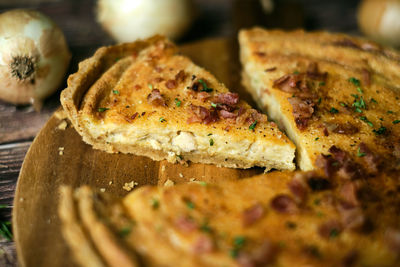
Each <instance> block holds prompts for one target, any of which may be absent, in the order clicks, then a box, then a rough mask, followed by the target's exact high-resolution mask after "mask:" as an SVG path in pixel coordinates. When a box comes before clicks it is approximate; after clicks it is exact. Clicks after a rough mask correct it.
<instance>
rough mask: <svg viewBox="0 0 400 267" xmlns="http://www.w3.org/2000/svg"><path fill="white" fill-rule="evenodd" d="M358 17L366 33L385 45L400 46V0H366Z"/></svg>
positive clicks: (359, 10)
mask: <svg viewBox="0 0 400 267" xmlns="http://www.w3.org/2000/svg"><path fill="white" fill-rule="evenodd" d="M357 18H358V25H359V27H360V29H361V31H362V32H363V33H364V34H365V35H367V36H369V37H370V38H372V39H373V40H375V41H377V42H379V43H381V44H384V45H390V46H394V47H399V46H400V0H380V1H377V0H364V1H362V2H361V3H360V6H359V8H358V16H357Z"/></svg>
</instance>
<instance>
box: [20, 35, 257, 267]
mask: <svg viewBox="0 0 400 267" xmlns="http://www.w3.org/2000/svg"><path fill="white" fill-rule="evenodd" d="M181 51H182V53H183V54H185V55H187V56H189V57H190V58H191V59H193V61H194V62H195V63H196V64H199V65H200V66H203V67H205V68H206V69H208V70H209V71H211V72H212V73H213V74H215V75H216V77H217V78H218V79H219V80H221V81H222V82H224V83H225V85H227V87H228V88H230V89H231V90H232V91H236V92H238V93H239V94H240V95H241V97H242V98H243V99H245V100H247V101H248V102H250V104H253V102H252V101H251V99H250V97H249V95H248V94H246V93H245V92H244V89H243V88H242V87H241V86H240V64H239V62H238V51H237V43H236V41H235V40H225V39H219V40H206V41H202V42H198V43H194V44H189V45H185V46H182V47H181ZM61 122H62V119H59V118H57V116H55V115H53V116H52V117H51V119H50V120H49V121H48V122H47V124H46V125H45V126H44V128H43V129H42V130H41V132H40V133H39V134H38V135H37V137H36V139H35V140H34V142H33V143H32V146H31V147H30V149H29V151H28V153H27V155H26V158H25V161H24V163H23V166H22V169H21V172H20V176H19V179H18V184H17V189H16V194H15V199H14V211H13V230H14V235H15V242H16V246H17V253H18V259H19V263H20V265H21V266H52V267H55V266H75V264H74V262H73V259H72V257H71V255H70V254H69V251H68V248H67V246H66V243H65V242H64V240H63V238H62V235H61V232H60V221H59V218H58V215H57V205H58V189H59V187H60V185H62V184H67V185H72V186H73V187H78V186H80V185H84V184H88V185H90V186H92V187H94V188H104V189H105V191H106V192H109V193H110V194H112V195H115V196H118V197H122V196H125V195H126V194H127V193H128V192H127V191H125V190H124V189H123V186H124V184H125V183H129V182H131V181H135V182H137V183H138V186H141V185H144V184H154V185H155V184H160V185H162V184H164V182H165V181H166V180H167V179H170V180H172V181H175V182H176V183H179V182H184V181H190V180H191V179H193V178H194V179H196V180H204V181H210V182H219V181H224V180H227V179H237V178H241V177H248V176H251V175H255V174H258V173H261V172H262V171H263V170H262V169H259V168H254V169H250V170H236V169H228V168H218V167H215V166H213V165H203V164H189V166H183V165H179V164H169V163H167V162H165V161H162V162H155V161H152V160H151V159H148V158H145V157H138V156H134V155H125V154H108V153H105V152H102V151H98V150H93V149H92V147H91V146H89V145H87V144H85V143H83V141H82V140H81V137H80V136H79V135H78V134H77V133H76V131H75V130H74V129H73V128H72V127H71V125H70V123H68V127H67V128H66V129H65V130H62V129H59V128H58V126H59V125H60V123H61ZM60 151H61V152H60Z"/></svg>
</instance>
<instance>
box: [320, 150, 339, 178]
mask: <svg viewBox="0 0 400 267" xmlns="http://www.w3.org/2000/svg"><path fill="white" fill-rule="evenodd" d="M334 163H335V160H334V159H333V158H332V157H331V156H329V155H323V154H320V155H318V156H317V159H316V160H315V165H316V166H317V167H318V168H320V169H323V170H324V174H325V176H326V177H328V178H331V177H332V176H333V175H334V173H335V172H336V170H337V166H335V165H334Z"/></svg>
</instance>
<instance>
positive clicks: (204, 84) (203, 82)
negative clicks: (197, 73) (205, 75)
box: [199, 79, 213, 93]
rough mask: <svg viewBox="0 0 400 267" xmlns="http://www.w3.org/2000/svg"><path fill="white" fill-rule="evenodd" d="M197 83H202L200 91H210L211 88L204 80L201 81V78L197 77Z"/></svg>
mask: <svg viewBox="0 0 400 267" xmlns="http://www.w3.org/2000/svg"><path fill="white" fill-rule="evenodd" d="M199 83H201V85H203V89H201V90H200V91H201V92H207V93H209V92H212V90H213V89H212V88H209V87H208V86H207V84H206V82H205V81H203V80H202V79H199Z"/></svg>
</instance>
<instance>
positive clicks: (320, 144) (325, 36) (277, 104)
mask: <svg viewBox="0 0 400 267" xmlns="http://www.w3.org/2000/svg"><path fill="white" fill-rule="evenodd" d="M239 42H240V58H241V62H242V64H243V83H244V84H245V87H246V88H247V90H248V91H249V92H250V93H251V94H252V95H253V98H254V99H255V100H256V101H257V102H258V104H259V106H260V108H262V109H264V110H265V111H267V113H268V116H269V117H270V118H271V119H273V120H274V121H275V122H276V123H277V124H278V125H279V126H280V127H281V128H282V129H284V130H285V131H286V134H287V135H288V137H289V138H290V139H291V140H292V141H293V142H294V143H295V144H296V146H297V154H298V155H297V162H298V166H299V168H300V169H302V170H310V169H314V168H315V167H316V166H323V165H324V164H325V162H326V159H325V158H321V156H320V154H321V153H323V154H329V152H330V151H329V149H330V147H331V146H332V145H335V146H337V147H339V148H340V149H342V150H344V151H348V152H349V153H350V154H351V155H352V156H355V157H356V158H359V160H360V161H369V162H368V165H369V166H370V169H371V171H375V172H376V171H377V165H378V164H379V162H378V161H377V160H376V159H372V158H370V157H366V154H368V151H365V150H364V149H363V148H365V147H366V145H367V146H368V147H369V148H370V149H371V152H372V154H376V153H378V154H385V155H388V156H389V155H390V156H392V158H393V160H392V161H393V162H394V161H396V160H398V159H399V158H400V105H399V103H400V94H399V93H400V53H398V52H397V51H395V50H393V49H389V48H384V47H381V46H379V45H377V44H375V43H373V42H370V41H367V40H364V39H361V38H355V37H350V36H348V35H344V34H333V33H327V32H315V33H308V32H304V31H301V30H298V31H293V32H285V31H280V30H264V29H261V28H254V29H249V30H242V31H241V32H240V34H239ZM351 173H354V170H350V169H349V170H348V171H347V173H345V174H344V175H348V176H351Z"/></svg>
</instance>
